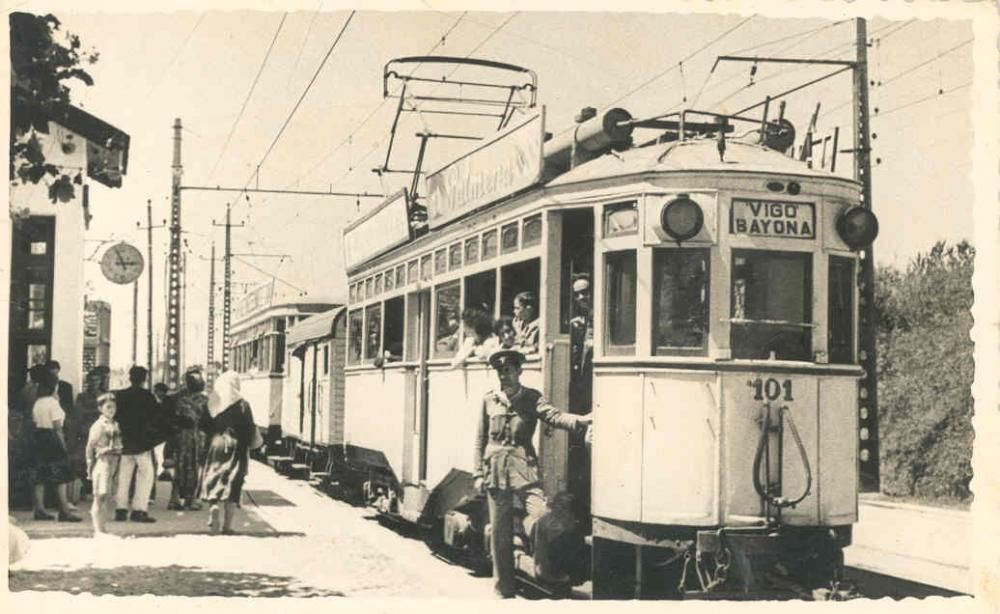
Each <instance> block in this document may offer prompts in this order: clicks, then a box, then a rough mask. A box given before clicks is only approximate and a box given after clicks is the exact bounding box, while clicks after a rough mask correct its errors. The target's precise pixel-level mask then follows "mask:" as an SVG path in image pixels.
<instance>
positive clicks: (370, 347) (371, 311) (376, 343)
mask: <svg viewBox="0 0 1000 614" xmlns="http://www.w3.org/2000/svg"><path fill="white" fill-rule="evenodd" d="M381 347H382V305H381V304H376V305H369V306H368V307H365V360H366V361H369V360H375V357H376V356H378V355H379V353H380V351H381Z"/></svg>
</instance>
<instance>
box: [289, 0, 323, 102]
mask: <svg viewBox="0 0 1000 614" xmlns="http://www.w3.org/2000/svg"><path fill="white" fill-rule="evenodd" d="M322 9H323V0H319V4H318V5H317V6H316V10H315V12H313V16H312V19H310V20H309V26H308V27H306V34H305V36H303V37H302V43H301V44H300V45H299V52H298V53H297V54H296V55H295V63H294V64H292V69H291V70H289V71H288V81H287V82H286V83H285V90H287V89H288V88H289V87H291V85H292V77H294V76H295V71H296V70H297V69H298V67H299V61H300V60H301V59H302V52H303V51H305V48H306V43H307V42H309V35H310V34H312V29H313V25H314V24H315V23H316V18H317V17H318V16H319V14H320V11H322Z"/></svg>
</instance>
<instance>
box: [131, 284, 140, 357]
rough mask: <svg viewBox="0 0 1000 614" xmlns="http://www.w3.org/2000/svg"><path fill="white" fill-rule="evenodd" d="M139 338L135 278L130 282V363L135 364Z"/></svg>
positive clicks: (137, 295) (137, 297)
mask: <svg viewBox="0 0 1000 614" xmlns="http://www.w3.org/2000/svg"><path fill="white" fill-rule="evenodd" d="M138 339H139V280H138V279H136V280H135V281H133V282H132V364H133V365H135V364H136V360H138V353H137V351H136V349H137V347H138Z"/></svg>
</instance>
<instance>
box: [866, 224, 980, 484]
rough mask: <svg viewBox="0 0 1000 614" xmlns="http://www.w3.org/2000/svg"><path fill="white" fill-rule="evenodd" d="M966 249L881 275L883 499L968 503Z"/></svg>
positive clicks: (944, 248)
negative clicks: (897, 497) (901, 497)
mask: <svg viewBox="0 0 1000 614" xmlns="http://www.w3.org/2000/svg"><path fill="white" fill-rule="evenodd" d="M974 260H975V250H974V248H973V247H972V246H971V245H969V244H968V243H967V242H965V241H963V242H961V243H959V244H957V245H953V246H948V245H945V244H944V243H938V244H936V245H935V246H934V247H933V248H932V249H931V250H930V252H928V253H926V254H919V255H917V256H916V257H915V258H914V259H913V260H912V261H911V262H910V264H909V266H908V267H907V269H906V270H905V271H902V272H900V271H898V270H895V269H890V268H882V269H880V270H879V275H878V285H877V286H876V290H877V294H876V297H875V306H876V310H877V313H878V319H879V332H878V362H879V364H878V379H879V433H880V439H881V443H880V452H881V462H882V465H881V471H882V485H883V486H882V487H883V490H884V492H886V494H890V495H903V496H914V497H919V498H922V499H930V500H935V499H936V500H950V501H967V500H968V499H969V498H970V496H971V493H970V491H969V482H970V480H971V479H972V463H971V460H972V459H971V453H972V444H973V438H974V433H973V431H972V420H971V418H972V409H973V400H972V391H971V386H972V380H973V371H974V366H975V365H974V361H973V356H972V353H973V343H972V339H971V338H970V336H969V332H970V330H971V328H972V314H971V308H972V302H973V294H972V270H973V263H974Z"/></svg>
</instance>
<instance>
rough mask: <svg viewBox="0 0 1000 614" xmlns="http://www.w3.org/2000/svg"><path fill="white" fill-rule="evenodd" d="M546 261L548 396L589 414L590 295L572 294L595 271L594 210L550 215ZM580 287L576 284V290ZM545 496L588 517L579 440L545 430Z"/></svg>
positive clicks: (586, 469)
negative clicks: (563, 497) (566, 497)
mask: <svg viewBox="0 0 1000 614" xmlns="http://www.w3.org/2000/svg"><path fill="white" fill-rule="evenodd" d="M549 238H550V242H549V258H548V265H547V267H546V271H545V273H544V276H545V278H544V279H543V280H542V283H543V285H544V286H545V287H546V292H547V297H546V301H545V303H546V304H545V314H544V317H545V321H546V324H547V326H546V327H545V329H546V339H545V348H546V350H545V351H546V363H547V369H546V371H547V373H546V391H545V392H546V394H547V395H548V397H549V399H551V401H552V403H553V404H554V405H555V406H556V407H558V408H560V409H562V410H565V411H569V412H572V413H576V414H587V413H590V411H591V400H590V399H591V397H592V394H591V390H592V385H593V374H592V369H591V367H590V365H591V362H590V360H591V356H590V354H589V352H590V347H591V343H590V342H589V340H591V339H592V320H591V318H590V311H589V310H590V307H591V304H592V303H591V301H592V300H593V297H592V294H591V293H590V292H589V288H588V291H587V292H586V293H585V294H583V295H579V296H575V295H574V283H575V282H578V281H580V280H581V279H587V280H588V286H589V287H592V283H593V282H592V281H591V280H592V277H593V275H592V273H593V268H594V213H593V209H590V208H585V209H574V210H567V211H560V212H553V213H551V214H550V217H549ZM580 287H581V284H577V288H580ZM540 447H541V457H542V458H541V462H542V469H543V478H542V479H543V487H544V489H545V492H546V495H547V496H549V497H552V496H554V495H555V494H556V493H560V492H568V493H569V494H571V495H572V497H573V501H574V507H575V508H576V510H577V512H578V514H579V517H581V518H584V517H589V508H590V456H589V453H588V451H587V449H586V446H585V444H584V442H583V440H582V439H581V438H578V437H568V436H567V433H565V432H564V431H558V430H555V429H550V428H545V429H543V431H542V437H541V442H540Z"/></svg>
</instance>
